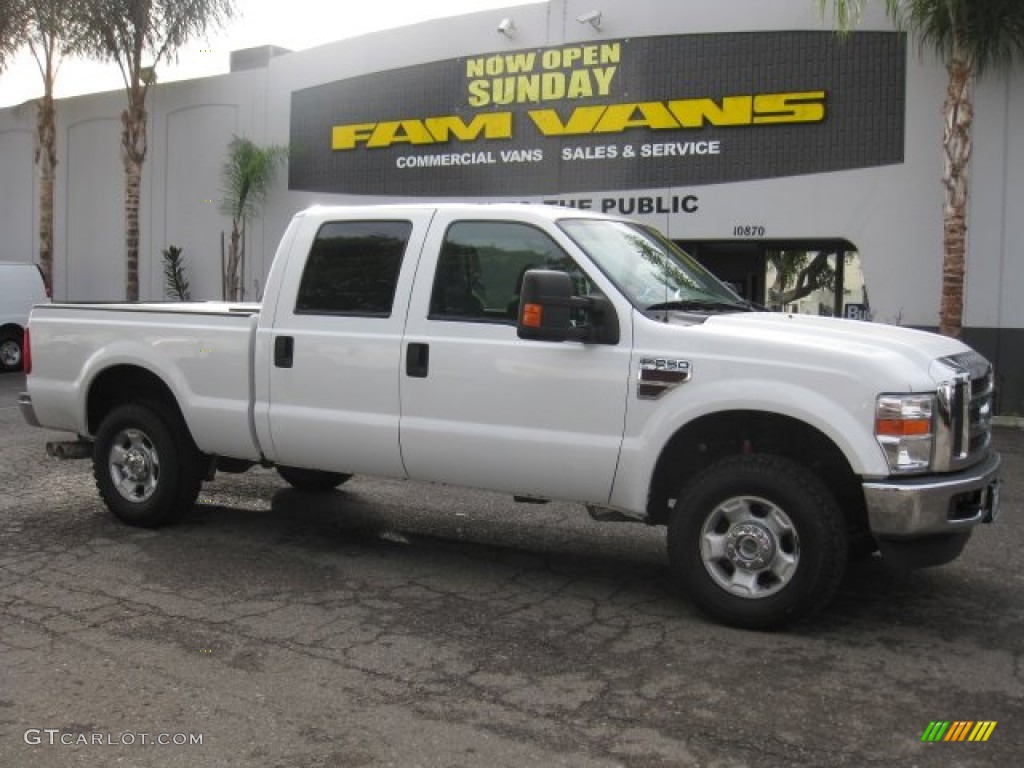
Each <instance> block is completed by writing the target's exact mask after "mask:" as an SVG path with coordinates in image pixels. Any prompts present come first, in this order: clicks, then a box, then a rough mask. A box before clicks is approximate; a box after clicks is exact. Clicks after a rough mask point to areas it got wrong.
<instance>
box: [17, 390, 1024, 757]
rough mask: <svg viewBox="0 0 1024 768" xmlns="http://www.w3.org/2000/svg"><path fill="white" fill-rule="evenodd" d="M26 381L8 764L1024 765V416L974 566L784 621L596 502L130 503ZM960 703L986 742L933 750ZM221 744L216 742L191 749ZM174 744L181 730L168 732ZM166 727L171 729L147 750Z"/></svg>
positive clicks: (401, 494) (280, 492) (400, 493)
mask: <svg viewBox="0 0 1024 768" xmlns="http://www.w3.org/2000/svg"><path fill="white" fill-rule="evenodd" d="M23 381H24V379H23V377H22V376H21V375H18V374H6V375H2V376H0V765H2V766H29V765H30V766H33V768H46V767H47V766H106V765H125V766H199V765H202V766H260V767H262V766H345V767H348V766H352V767H358V766H399V767H402V768H404V767H405V766H424V767H433V766H446V767H447V766H466V767H467V768H469V767H472V768H477V767H478V766H486V767H487V768H498V767H499V766H516V767H517V768H518V767H519V766H629V767H633V766H636V767H644V768H646V767H647V766H651V767H653V768H657V767H659V766H691V765H692V766H720V767H722V768H726V767H733V766H735V767H737V768H738V767H739V766H758V767H759V768H760V767H763V766H792V765H808V766H857V767H858V768H863V767H864V766H890V765H908V766H932V765H950V766H953V765H956V766H996V765H999V766H1009V765H1015V764H1019V760H1020V756H1021V755H1022V754H1024V664H1022V652H1024V569H1022V568H1021V566H1022V564H1024V561H1022V559H1021V555H1020V553H1021V551H1022V550H1024V515H1022V484H1021V482H1020V478H1021V477H1022V476H1024V436H1022V434H1021V433H1020V432H1019V431H1011V430H998V431H997V437H996V439H997V443H998V447H999V449H1000V450H1001V451H1002V452H1003V454H1004V459H1005V474H1004V477H1005V479H1007V481H1008V482H1007V483H1006V484H1005V485H1004V495H1003V512H1002V516H1001V518H1000V520H999V521H998V522H997V524H996V525H993V526H985V527H983V528H982V529H980V530H978V531H977V532H976V533H975V535H974V537H973V540H972V541H971V542H970V543H969V544H968V547H967V550H966V552H965V553H964V555H963V556H962V557H961V559H960V560H958V561H956V562H955V563H953V564H951V565H948V566H945V567H942V568H937V569H931V570H926V571H917V572H909V573H908V572H900V571H897V570H894V569H892V568H890V567H888V566H886V565H885V564H884V563H882V562H881V561H879V560H877V559H870V560H868V561H866V562H863V563H859V564H857V565H855V566H854V567H853V568H852V569H851V571H850V573H849V575H848V577H847V579H846V580H845V582H844V585H843V587H842V589H841V592H840V594H839V596H838V598H837V599H836V601H835V602H834V603H833V605H832V606H831V607H830V608H829V609H828V610H827V611H826V612H824V613H823V614H821V615H819V616H816V617H814V618H812V619H810V620H808V621H806V622H804V623H803V624H801V625H799V626H798V627H797V628H795V629H793V630H790V631H788V632H785V633H775V634H761V633H752V632H744V631H739V630H733V629H729V628H725V627H721V626H718V625H716V624H714V623H712V622H710V621H709V620H707V619H705V618H704V617H703V616H702V615H701V614H699V613H698V612H697V611H696V609H695V608H694V607H693V606H692V605H691V604H690V603H689V602H688V601H687V599H686V598H685V596H682V595H680V594H678V593H677V592H676V590H675V589H674V588H673V587H672V585H671V583H670V579H669V572H668V568H667V565H666V559H665V552H664V537H663V534H662V531H661V530H659V529H648V528H646V527H644V526H641V525H632V524H617V523H596V522H592V521H591V520H590V519H589V518H588V516H587V514H586V512H585V511H584V510H583V508H582V507H578V506H575V505H568V504H550V505H546V506H534V505H523V504H516V503H514V502H513V501H512V500H511V499H507V498H504V497H500V496H495V495H492V494H486V493H478V492H467V491H462V490H454V489H448V488H441V487H433V486H424V485H418V484H413V483H404V482H396V481H389V480H380V479H371V478H362V477H356V478H354V479H353V480H352V481H351V482H350V483H348V484H347V485H345V486H343V487H342V489H341V490H339V491H338V492H337V493H334V494H329V495H321V496H315V495H307V494H302V493H299V492H297V491H293V490H290V489H286V487H285V485H284V484H283V482H281V481H280V480H278V478H277V476H276V475H275V474H274V473H272V472H268V471H265V470H258V471H255V472H251V473H248V474H244V475H224V474H221V475H219V476H218V479H217V481H216V482H215V483H211V484H207V485H206V486H205V487H204V490H203V493H202V495H201V497H200V503H199V504H197V505H196V508H195V510H194V512H193V513H192V514H191V515H189V516H188V517H187V518H186V519H185V521H184V522H183V523H181V524H179V525H177V526H175V527H173V528H168V529H163V530H160V531H144V530H137V529H132V528H128V527H125V526H123V525H120V524H119V523H117V522H116V521H115V520H114V519H113V518H112V517H111V516H110V515H109V514H108V513H107V512H106V510H105V508H104V507H103V506H102V504H101V503H100V501H99V498H98V496H97V494H96V491H95V488H94V487H93V482H92V476H91V468H90V463H89V462H88V461H73V462H61V461H56V460H53V459H48V458H47V457H46V456H45V452H44V444H45V442H46V440H48V439H57V438H62V437H66V436H63V435H60V434H59V433H50V432H44V431H41V430H37V429H33V428H30V427H28V426H27V425H25V424H24V423H23V422H22V420H21V416H20V414H19V412H18V410H17V408H16V407H15V402H16V396H17V392H18V391H19V390H20V389H22V388H23ZM934 720H973V721H979V720H988V721H996V723H997V726H996V727H995V729H994V731H993V732H992V735H991V737H990V738H989V740H988V741H987V742H984V743H938V744H923V743H922V742H921V735H922V733H923V731H924V730H925V728H926V727H927V726H928V724H929V723H930V722H931V721H934ZM197 736H198V737H199V739H201V743H198V744H197V743H184V744H182V743H173V742H174V740H178V741H180V740H182V739H185V740H186V741H187V740H193V741H194V740H195V739H196V737H197ZM158 738H162V739H163V740H165V741H170V742H172V743H169V744H158V743H155V741H156V740H157V739H158ZM143 742H144V743H143Z"/></svg>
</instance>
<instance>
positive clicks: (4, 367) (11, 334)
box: [0, 261, 50, 372]
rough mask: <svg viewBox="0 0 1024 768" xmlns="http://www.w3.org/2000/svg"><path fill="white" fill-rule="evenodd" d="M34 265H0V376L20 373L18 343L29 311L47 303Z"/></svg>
mask: <svg viewBox="0 0 1024 768" xmlns="http://www.w3.org/2000/svg"><path fill="white" fill-rule="evenodd" d="M49 301H50V297H49V296H48V295H47V291H46V285H45V284H44V283H43V273H42V271H41V270H40V269H39V266H38V265H37V264H26V263H24V262H16V261H0V372H3V371H18V370H21V343H22V334H23V333H24V331H25V326H26V325H28V313H29V310H31V309H32V307H33V306H34V305H36V304H42V303H45V302H49Z"/></svg>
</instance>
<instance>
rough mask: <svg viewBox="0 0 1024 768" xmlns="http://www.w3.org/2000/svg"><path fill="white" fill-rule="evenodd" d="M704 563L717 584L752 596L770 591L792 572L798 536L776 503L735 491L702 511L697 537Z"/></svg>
mask: <svg viewBox="0 0 1024 768" xmlns="http://www.w3.org/2000/svg"><path fill="white" fill-rule="evenodd" d="M700 554H701V560H702V561H703V563H704V567H705V568H706V569H707V572H708V573H709V574H710V575H711V578H712V579H714V580H715V583H717V584H718V586H720V587H721V588H722V589H724V590H725V591H726V592H728V593H729V594H731V595H735V596H736V597H742V598H748V599H757V598H762V597H768V596H770V595H773V594H775V593H776V592H778V591H779V590H781V589H782V588H783V587H785V586H786V585H787V584H788V583H789V582H790V581H791V580H792V578H793V576H794V574H796V570H797V566H798V565H799V563H800V539H799V538H798V536H797V533H796V528H795V527H794V526H793V523H792V521H791V520H790V519H789V517H788V516H787V515H786V513H785V512H783V511H782V509H781V508H780V507H778V506H777V505H776V504H773V503H772V502H770V501H768V500H766V499H762V498H759V497H757V496H736V497H733V498H730V499H727V500H725V501H723V502H722V503H720V504H719V505H718V506H717V507H715V509H714V510H713V511H712V512H711V513H710V514H709V515H708V516H707V519H706V520H705V521H704V526H703V528H702V529H701V536H700Z"/></svg>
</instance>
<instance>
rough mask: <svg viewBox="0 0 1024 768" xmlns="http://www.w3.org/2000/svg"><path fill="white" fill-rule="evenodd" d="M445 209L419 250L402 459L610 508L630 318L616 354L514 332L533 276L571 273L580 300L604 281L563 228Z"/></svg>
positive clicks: (438, 474)
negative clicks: (578, 258)
mask: <svg viewBox="0 0 1024 768" xmlns="http://www.w3.org/2000/svg"><path fill="white" fill-rule="evenodd" d="M474 216H477V217H479V218H471V217H467V216H466V215H460V214H459V213H457V212H455V211H446V210H443V209H442V210H440V211H438V213H437V216H436V217H435V219H434V221H433V223H432V227H431V233H430V235H429V237H428V240H427V243H426V244H425V246H424V251H423V257H422V259H421V263H420V267H419V272H418V275H417V287H416V290H415V292H414V294H413V298H412V301H411V304H410V311H409V319H408V326H407V332H406V337H405V349H404V355H405V359H404V364H403V368H402V376H401V393H402V429H401V437H402V456H403V459H404V461H405V466H406V470H407V472H408V475H409V477H411V478H413V479H419V480H428V481H434V482H444V483H452V484H456V485H466V486H477V487H482V488H488V489H492V490H500V491H507V492H511V493H520V494H529V495H536V496H542V497H548V498H565V499H575V500H580V501H592V502H595V503H600V502H606V501H607V500H608V498H609V495H610V492H611V484H612V479H613V478H614V476H615V467H616V463H617V460H618V455H619V449H620V446H621V444H622V435H623V421H624V417H625V408H626V395H627V388H628V381H629V359H630V339H631V332H630V329H629V327H628V323H629V321H630V317H631V316H630V313H629V311H628V309H625V310H622V309H620V310H619V311H618V313H617V314H618V322H619V323H620V334H619V336H620V338H621V341H620V342H619V343H618V344H614V345H605V344H582V343H575V342H565V343H560V344H559V343H549V342H538V341H525V340H522V339H519V338H518V336H517V334H516V327H515V321H516V316H517V311H518V292H519V286H520V284H521V280H522V275H523V273H524V272H525V271H526V270H528V269H535V268H548V269H561V270H564V271H568V272H569V273H570V274H571V275H572V277H573V282H574V285H575V286H576V292H577V293H578V294H580V295H583V294H588V293H595V292H601V289H602V285H605V286H607V284H606V281H605V278H604V277H603V276H601V275H597V274H589V273H588V272H586V271H585V270H584V269H582V268H581V267H580V266H579V265H578V264H577V263H576V262H575V261H574V260H573V258H572V257H571V256H570V252H571V250H572V246H571V244H570V243H569V241H568V240H567V238H565V237H564V236H562V237H559V235H558V233H557V232H552V231H545V229H544V228H543V227H541V226H534V225H530V224H526V223H523V222H521V221H517V220H514V219H511V218H508V217H507V216H506V217H505V218H502V215H501V214H497V213H495V214H488V213H487V212H486V211H485V212H483V213H479V214H474Z"/></svg>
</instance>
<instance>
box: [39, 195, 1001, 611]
mask: <svg viewBox="0 0 1024 768" xmlns="http://www.w3.org/2000/svg"><path fill="white" fill-rule="evenodd" d="M28 337H29V339H30V343H29V344H27V345H26V363H27V367H28V368H29V369H30V370H29V375H28V378H27V381H28V392H27V393H25V394H24V395H23V396H22V408H23V411H24V413H25V416H26V418H27V419H28V420H29V421H30V422H32V423H35V424H38V425H43V426H46V427H49V428H52V429H58V430H67V431H70V432H74V433H76V434H77V435H78V436H79V440H80V441H85V442H86V443H89V444H91V447H90V448H89V451H90V452H91V454H92V457H93V462H94V474H95V479H96V484H97V486H98V488H99V493H100V495H101V496H102V498H103V500H104V501H105V503H106V504H107V506H108V507H109V508H110V510H111V511H112V512H113V513H114V514H115V515H116V516H117V517H118V518H120V519H121V520H122V521H124V522H126V523H128V524H131V525H139V526H149V527H153V526H159V525H163V524H166V523H169V522H171V521H173V520H174V519H175V518H176V517H178V516H179V515H181V514H182V513H183V512H184V511H187V510H189V509H191V508H192V507H193V505H194V503H195V501H196V497H197V494H198V492H199V488H200V484H201V483H202V482H203V481H204V480H208V479H212V478H213V475H214V473H215V471H216V470H217V469H218V468H219V469H221V470H231V471H238V470H241V469H244V468H246V467H248V466H251V465H253V464H257V463H259V464H262V465H264V466H270V465H275V466H277V468H278V470H279V472H280V474H281V475H282V477H283V478H284V479H285V480H286V481H288V482H289V483H291V484H292V485H294V486H297V487H299V488H303V489H309V490H314V489H320V490H328V489H332V488H334V487H335V486H337V485H339V484H340V483H342V482H344V481H345V480H346V479H348V477H349V476H350V475H351V474H352V473H371V474H374V475H381V476H389V477H396V478H408V479H411V480H419V481H429V482H435V483H447V484H453V485H460V486H472V487H477V488H483V489H489V490H492V491H499V492H505V493H509V494H513V495H516V496H518V497H528V498H529V499H530V500H531V501H535V500H543V499H560V500H568V501H573V502H579V503H581V504H584V505H586V506H587V507H588V508H589V509H590V511H591V514H592V515H593V516H594V517H595V518H598V519H618V520H636V521H642V522H645V523H648V524H651V525H663V526H665V527H666V528H667V531H668V534H667V540H668V555H669V561H670V563H671V566H672V572H673V573H674V575H675V579H676V580H678V582H679V583H680V584H681V585H682V586H683V587H684V588H685V589H686V590H688V592H689V594H690V595H691V597H692V599H693V601H694V602H695V603H696V604H697V605H698V606H699V607H701V608H702V609H703V610H704V611H706V612H707V613H709V614H711V615H712V616H714V617H716V618H717V619H719V620H721V621H724V622H727V623H731V624H734V625H738V626H743V627H751V628H767V627H774V626H779V625H782V624H786V623H788V622H790V621H792V620H794V619H796V618H798V617H800V616H802V615H804V614H806V613H807V612H808V611H811V610H814V609H816V608H819V607H821V606H823V605H824V604H825V603H826V602H827V601H828V600H829V599H830V598H831V597H832V595H833V593H834V592H835V590H836V588H837V586H838V584H839V582H840V580H841V578H842V576H843V573H844V571H845V568H846V564H847V559H848V556H849V554H850V553H861V552H865V551H867V552H870V551H874V550H875V549H876V548H877V549H878V550H879V551H880V552H881V554H882V556H883V557H886V558H889V559H892V560H895V561H898V562H902V563H905V564H909V565H911V566H922V565H934V564H939V563H944V562H948V561H949V560H952V559H953V558H955V557H957V555H958V554H959V553H960V551H961V550H962V548H963V546H964V544H965V543H966V541H967V539H968V537H969V536H970V533H971V531H972V528H973V527H974V526H975V525H976V524H978V523H982V522H991V521H992V520H993V519H994V518H995V516H996V513H997V510H998V498H999V497H998V489H999V464H1000V459H999V456H998V455H997V454H995V453H993V452H992V451H991V450H990V447H989V441H990V420H991V409H992V397H993V374H992V368H991V366H990V365H989V364H988V362H987V361H986V360H985V359H984V358H982V357H981V356H980V355H978V354H976V353H975V352H973V351H972V350H971V349H969V348H968V347H966V346H964V345H963V344H962V343H960V342H959V341H956V340H953V339H950V338H945V337H942V336H937V335H933V334H929V333H923V332H918V331H913V330H908V329H905V328H898V327H891V326H885V325H876V324H871V323H863V322H857V321H846V320H834V319H828V318H818V317H807V316H794V315H788V314H776V313H769V312H762V311H756V309H755V308H754V307H751V306H750V305H749V304H747V303H746V302H744V301H743V300H741V299H740V298H739V297H737V296H736V295H735V294H733V293H732V292H731V291H730V290H729V289H728V288H726V287H725V286H724V285H722V284H721V283H719V282H718V281H717V280H716V279H715V278H714V277H712V276H711V275H710V274H709V273H707V272H706V271H705V270H704V269H703V268H701V267H700V266H699V265H698V264H697V263H696V262H694V261H693V260H692V259H690V258H689V257H688V256H687V255H686V254H684V253H682V252H680V251H679V250H677V249H676V248H675V247H674V246H673V244H672V243H671V242H669V241H668V240H667V239H666V238H664V237H663V236H662V235H660V234H659V233H657V232H656V231H655V230H653V229H652V228H650V227H647V226H644V225H641V224H637V223H632V222H629V221H626V220H621V219H615V218H610V217H607V216H602V215H598V214H593V213H589V212H582V211H576V210H572V209H566V208H558V207H549V206H527V205H462V204H446V205H409V206H370V207H344V208H341V207H334V208H312V209H310V210H307V211H304V212H302V213H299V214H298V215H296V216H295V218H294V219H293V220H292V222H291V224H290V225H289V227H288V229H287V231H286V232H285V234H284V237H283V239H282V241H281V243H280V245H279V247H278V250H277V254H276V256H275V260H274V263H273V266H272V268H271V271H270V275H269V278H268V281H267V286H266V294H265V296H264V298H263V301H262V304H261V305H229V304H219V303H209V304H100V305H73V304H52V305H44V306H39V307H36V308H35V310H34V311H33V314H32V317H31V321H30V324H29V334H28ZM78 444H81V443H78Z"/></svg>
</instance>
